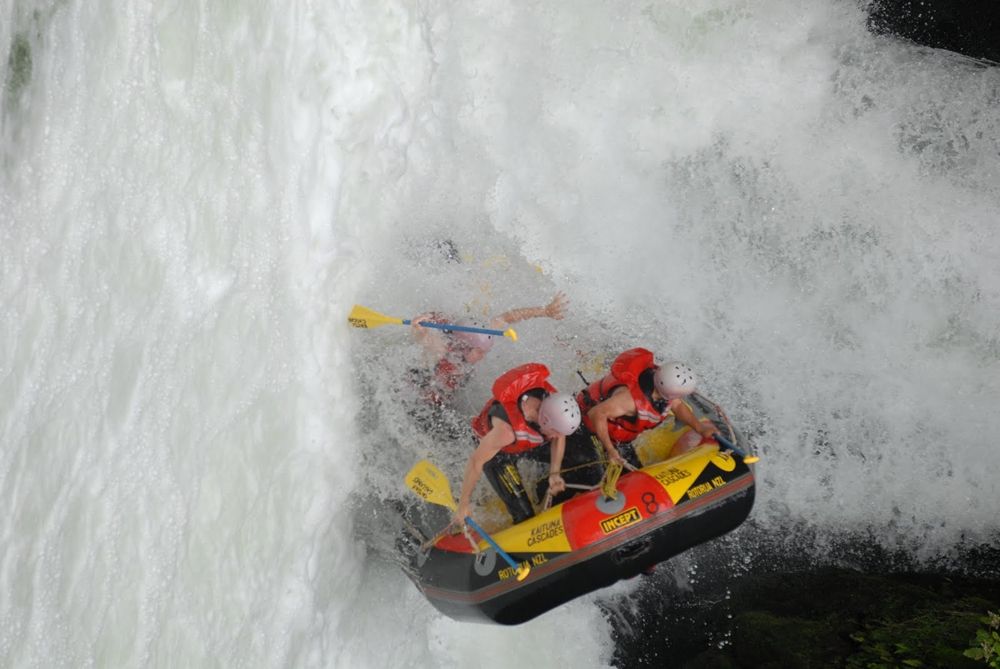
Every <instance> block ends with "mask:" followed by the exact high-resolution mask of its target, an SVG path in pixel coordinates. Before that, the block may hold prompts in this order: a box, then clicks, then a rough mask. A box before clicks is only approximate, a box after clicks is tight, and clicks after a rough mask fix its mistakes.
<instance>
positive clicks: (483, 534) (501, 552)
mask: <svg viewBox="0 0 1000 669" xmlns="http://www.w3.org/2000/svg"><path fill="white" fill-rule="evenodd" d="M465 523H466V524H467V525H468V526H469V527H471V528H472V529H474V530H475V531H476V532H478V533H479V536H481V537H482V538H483V539H485V540H486V543H488V544H489V545H490V546H493V550H495V551H496V552H497V554H498V555H499V556H500V557H502V558H503V559H504V560H506V561H507V564H509V565H510V567H511V569H513V570H515V571H517V570H518V565H517V563H516V562H514V559H513V558H512V557H511V556H509V555H507V551H505V550H504V549H502V548H500V546H499V545H498V544H497V542H495V541H493V537H491V536H490V535H488V534H486V532H485V531H483V528H481V527H479V525H478V524H477V523H476V521H474V520H473V519H472V518H471V517H469V516H466V517H465Z"/></svg>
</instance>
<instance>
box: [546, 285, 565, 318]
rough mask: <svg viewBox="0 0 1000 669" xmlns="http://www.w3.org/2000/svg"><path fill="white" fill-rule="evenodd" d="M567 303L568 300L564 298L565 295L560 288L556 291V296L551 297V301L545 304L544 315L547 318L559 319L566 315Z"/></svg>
mask: <svg viewBox="0 0 1000 669" xmlns="http://www.w3.org/2000/svg"><path fill="white" fill-rule="evenodd" d="M567 304H569V300H567V299H566V295H565V294H564V293H563V292H562V291H561V290H560V291H559V292H558V293H556V296H555V297H553V298H552V301H551V302H549V303H548V305H546V307H545V315H546V316H548V317H549V318H553V319H555V320H557V321H561V320H562V319H563V318H564V317H565V316H566V305H567Z"/></svg>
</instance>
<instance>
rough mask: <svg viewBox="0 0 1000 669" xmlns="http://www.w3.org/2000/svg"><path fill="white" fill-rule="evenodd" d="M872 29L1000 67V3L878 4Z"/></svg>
mask: <svg viewBox="0 0 1000 669" xmlns="http://www.w3.org/2000/svg"><path fill="white" fill-rule="evenodd" d="M868 27H869V29H870V30H871V31H872V32H875V33H878V34H890V35H896V36H898V37H903V38H905V39H909V40H913V41H914V42H916V43H918V44H923V45H924V46H929V47H933V48H936V49H947V50H949V51H954V52H956V53H961V54H964V55H966V56H970V57H972V58H980V59H986V60H989V61H992V62H993V63H995V64H1000V3H998V2H996V0H962V1H961V2H955V1H954V0H874V1H873V2H872V3H871V5H870V6H869V9H868Z"/></svg>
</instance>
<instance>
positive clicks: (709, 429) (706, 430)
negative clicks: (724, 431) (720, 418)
mask: <svg viewBox="0 0 1000 669" xmlns="http://www.w3.org/2000/svg"><path fill="white" fill-rule="evenodd" d="M718 432H719V429H718V428H717V427H715V426H714V425H711V424H707V425H706V424H705V423H701V424H700V425H698V434H700V435H701V438H702V439H711V438H712V435H715V434H718Z"/></svg>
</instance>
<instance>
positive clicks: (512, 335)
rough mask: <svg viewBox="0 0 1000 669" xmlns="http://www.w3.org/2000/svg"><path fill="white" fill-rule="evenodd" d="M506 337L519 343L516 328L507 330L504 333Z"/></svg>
mask: <svg viewBox="0 0 1000 669" xmlns="http://www.w3.org/2000/svg"><path fill="white" fill-rule="evenodd" d="M503 336H504V337H509V338H510V340H511V341H517V333H516V332H514V328H507V329H506V330H504V331H503Z"/></svg>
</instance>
